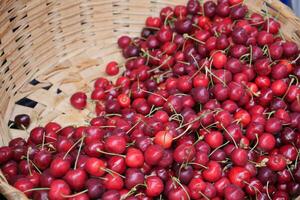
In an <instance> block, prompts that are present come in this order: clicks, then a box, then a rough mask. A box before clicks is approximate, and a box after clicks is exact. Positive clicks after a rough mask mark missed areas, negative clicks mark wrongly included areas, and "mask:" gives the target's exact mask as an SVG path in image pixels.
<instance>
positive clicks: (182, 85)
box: [177, 76, 192, 92]
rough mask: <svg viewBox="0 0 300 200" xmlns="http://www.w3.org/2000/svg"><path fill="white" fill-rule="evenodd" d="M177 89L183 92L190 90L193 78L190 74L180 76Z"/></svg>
mask: <svg viewBox="0 0 300 200" xmlns="http://www.w3.org/2000/svg"><path fill="white" fill-rule="evenodd" d="M177 89H178V90H179V91H181V92H189V91H190V90H191V89H192V80H191V79H190V77H189V76H181V77H179V78H178V82H177Z"/></svg>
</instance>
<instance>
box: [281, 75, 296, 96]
mask: <svg viewBox="0 0 300 200" xmlns="http://www.w3.org/2000/svg"><path fill="white" fill-rule="evenodd" d="M290 77H291V81H290V83H289V87H288V88H287V90H286V91H285V93H284V95H283V97H282V98H281V99H282V100H284V98H285V97H286V95H287V94H288V92H289V90H290V87H291V86H292V84H293V83H294V81H295V80H296V81H297V84H296V85H298V80H297V78H296V77H295V76H294V75H290Z"/></svg>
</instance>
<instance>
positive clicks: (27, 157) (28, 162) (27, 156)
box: [26, 147, 32, 176]
mask: <svg viewBox="0 0 300 200" xmlns="http://www.w3.org/2000/svg"><path fill="white" fill-rule="evenodd" d="M30 150H31V147H28V149H27V153H26V160H27V165H28V171H29V174H30V176H32V171H31V167H30V159H29V151H30Z"/></svg>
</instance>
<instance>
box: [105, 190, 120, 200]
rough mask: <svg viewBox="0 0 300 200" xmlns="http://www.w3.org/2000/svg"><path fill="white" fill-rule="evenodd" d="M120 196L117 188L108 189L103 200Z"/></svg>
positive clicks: (117, 198)
mask: <svg viewBox="0 0 300 200" xmlns="http://www.w3.org/2000/svg"><path fill="white" fill-rule="evenodd" d="M120 198H121V196H120V193H119V192H118V191H117V190H107V191H106V192H104V193H103V195H102V199H103V200H119V199H120Z"/></svg>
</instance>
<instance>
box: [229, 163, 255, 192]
mask: <svg viewBox="0 0 300 200" xmlns="http://www.w3.org/2000/svg"><path fill="white" fill-rule="evenodd" d="M228 178H229V180H230V182H231V183H233V184H235V185H236V186H239V187H241V188H243V187H244V186H245V182H246V183H249V181H250V178H251V174H250V172H249V171H248V170H246V169H245V168H243V167H233V168H231V169H230V170H229V172H228Z"/></svg>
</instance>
